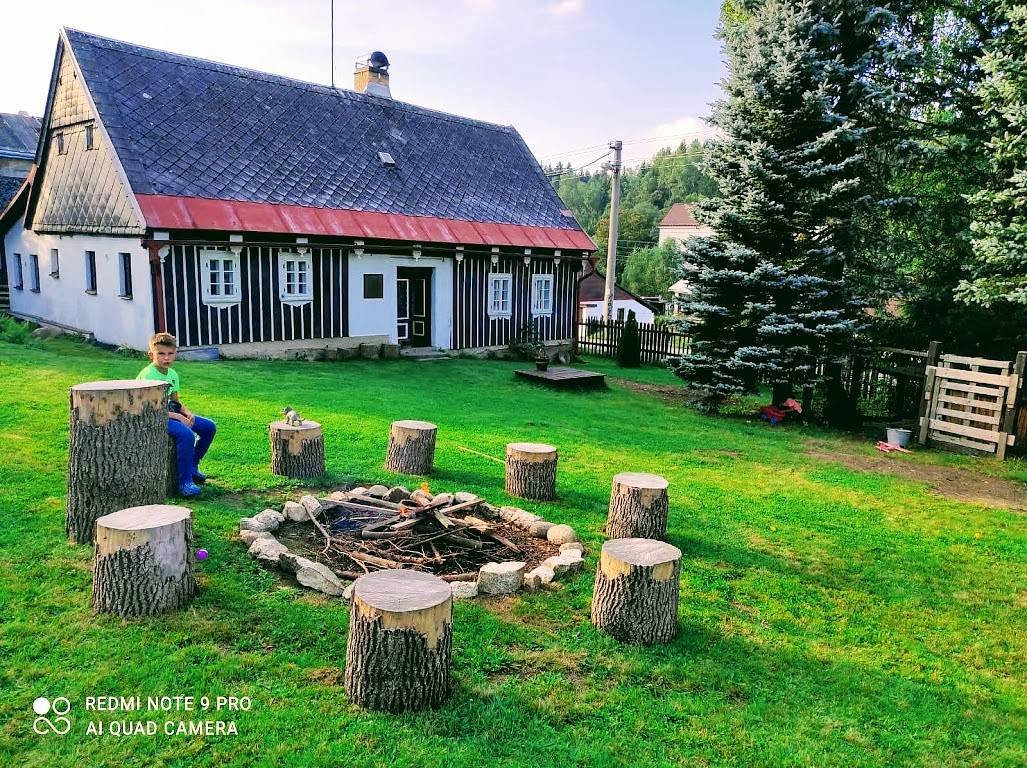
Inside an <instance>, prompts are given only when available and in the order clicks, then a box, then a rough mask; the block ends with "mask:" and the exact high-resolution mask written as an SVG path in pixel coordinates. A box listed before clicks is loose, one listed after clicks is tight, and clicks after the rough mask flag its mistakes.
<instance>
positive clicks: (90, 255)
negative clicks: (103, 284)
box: [86, 251, 96, 294]
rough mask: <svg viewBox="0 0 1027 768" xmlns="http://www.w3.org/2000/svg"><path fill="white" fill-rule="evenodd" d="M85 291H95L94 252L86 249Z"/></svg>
mask: <svg viewBox="0 0 1027 768" xmlns="http://www.w3.org/2000/svg"><path fill="white" fill-rule="evenodd" d="M86 293H93V294H95V293H96V252H95V251H86Z"/></svg>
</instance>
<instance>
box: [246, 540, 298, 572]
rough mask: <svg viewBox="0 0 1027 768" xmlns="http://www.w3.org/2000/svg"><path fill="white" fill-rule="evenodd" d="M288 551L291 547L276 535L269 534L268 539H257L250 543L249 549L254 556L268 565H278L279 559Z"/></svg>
mask: <svg viewBox="0 0 1027 768" xmlns="http://www.w3.org/2000/svg"><path fill="white" fill-rule="evenodd" d="M288 551H289V548H288V547H286V546H285V545H284V544H283V543H282V542H280V541H279V540H278V539H276V538H275V537H274V536H269V537H268V538H266V539H257V540H256V541H254V542H253V543H252V544H250V549H249V553H250V554H251V555H252V556H253V557H255V558H257V559H258V560H260V561H261V562H262V563H267V564H268V565H278V559H279V558H280V557H281V555H282V554H283V553H286V552H288Z"/></svg>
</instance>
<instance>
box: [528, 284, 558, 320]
mask: <svg viewBox="0 0 1027 768" xmlns="http://www.w3.org/2000/svg"><path fill="white" fill-rule="evenodd" d="M531 314H533V315H551V314H553V276H552V275H532V276H531Z"/></svg>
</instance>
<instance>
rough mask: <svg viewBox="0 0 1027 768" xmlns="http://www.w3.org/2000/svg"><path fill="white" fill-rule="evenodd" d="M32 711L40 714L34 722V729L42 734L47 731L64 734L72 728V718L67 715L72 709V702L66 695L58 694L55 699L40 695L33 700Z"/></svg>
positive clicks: (59, 734)
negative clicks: (51, 699)
mask: <svg viewBox="0 0 1027 768" xmlns="http://www.w3.org/2000/svg"><path fill="white" fill-rule="evenodd" d="M32 711H33V712H35V713H36V714H37V715H38V717H37V718H36V719H35V721H34V722H33V723H32V730H33V731H35V732H36V733H38V734H39V735H40V736H42V735H44V734H47V733H56V734H57V735H58V736H63V735H64V734H66V733H67V732H68V731H70V730H71V718H68V717H65V715H67V714H68V712H70V711H71V702H70V701H68V699H67V698H65V697H64V696H58V697H57V698H56V699H54V700H53V701H50V700H49V699H48V698H46V697H45V696H40V697H39V698H38V699H36V700H35V701H33V702H32ZM47 715H52V717H47Z"/></svg>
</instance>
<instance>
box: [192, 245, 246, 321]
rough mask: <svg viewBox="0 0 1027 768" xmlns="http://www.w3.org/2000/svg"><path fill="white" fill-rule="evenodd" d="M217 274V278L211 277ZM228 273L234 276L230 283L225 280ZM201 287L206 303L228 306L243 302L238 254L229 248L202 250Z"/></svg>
mask: <svg viewBox="0 0 1027 768" xmlns="http://www.w3.org/2000/svg"><path fill="white" fill-rule="evenodd" d="M226 262H227V265H226ZM215 270H216V272H215ZM212 273H213V274H212ZM215 274H216V279H215V280H213V281H212V280H211V278H212V277H214V275H215ZM228 274H231V277H232V280H231V284H230V285H228V284H227V283H226V281H225V275H228ZM200 289H201V294H202V296H203V303H204V304H210V305H213V306H217V307H226V306H232V305H233V304H238V303H239V302H241V301H242V285H241V284H240V282H239V257H238V255H236V254H234V253H232V252H231V251H229V250H224V251H218V250H215V249H213V248H204V249H202V250H201V251H200ZM212 289H213V290H212ZM226 289H227V290H226Z"/></svg>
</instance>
